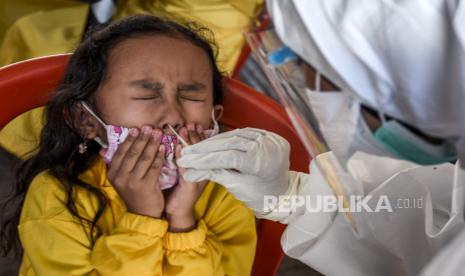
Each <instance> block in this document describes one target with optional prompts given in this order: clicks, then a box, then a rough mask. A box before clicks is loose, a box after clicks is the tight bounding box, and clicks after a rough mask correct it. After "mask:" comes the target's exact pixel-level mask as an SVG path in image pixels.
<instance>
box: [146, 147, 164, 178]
mask: <svg viewBox="0 0 465 276" xmlns="http://www.w3.org/2000/svg"><path fill="white" fill-rule="evenodd" d="M165 151H166V148H165V146H164V145H163V144H162V145H160V146H159V147H158V152H157V156H156V157H155V159H154V160H153V162H152V164H151V165H150V167H149V169H148V170H147V173H146V174H145V175H144V177H143V178H144V179H156V181H154V183H157V185H159V184H160V183H159V181H158V178H159V177H160V173H161V168H162V167H163V163H164V162H165Z"/></svg>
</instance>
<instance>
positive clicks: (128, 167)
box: [119, 126, 152, 173]
mask: <svg viewBox="0 0 465 276" xmlns="http://www.w3.org/2000/svg"><path fill="white" fill-rule="evenodd" d="M151 138H152V128H151V127H149V126H144V127H142V129H141V133H140V134H139V136H138V137H137V139H136V140H135V141H134V143H132V145H131V147H130V148H129V149H127V150H126V152H125V154H124V159H123V160H122V164H121V165H120V168H119V171H120V173H130V172H132V171H133V170H134V168H135V166H136V164H137V162H138V160H139V158H140V157H141V156H142V154H143V152H144V149H145V147H146V146H147V144H148V142H149V141H150V140H151Z"/></svg>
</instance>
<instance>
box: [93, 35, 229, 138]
mask: <svg viewBox="0 0 465 276" xmlns="http://www.w3.org/2000/svg"><path fill="white" fill-rule="evenodd" d="M95 96H96V98H95V99H96V107H97V110H98V112H99V113H100V116H101V118H102V119H103V120H104V121H105V123H107V124H110V125H117V126H124V127H138V128H141V127H142V126H151V127H152V128H160V129H164V130H165V131H167V130H168V128H167V125H168V124H170V125H171V126H172V127H173V128H174V129H176V130H179V129H180V128H181V127H183V126H186V125H187V124H188V123H195V124H199V125H201V126H202V127H203V129H208V128H209V127H210V125H211V113H212V109H215V111H216V112H215V113H216V115H217V117H216V118H217V119H219V118H218V117H219V116H221V115H220V114H221V111H222V107H221V106H213V83H212V69H211V65H210V64H209V60H208V56H207V54H206V53H205V52H204V51H203V50H202V49H200V48H198V47H197V46H194V45H193V44H191V43H190V42H189V41H186V40H181V39H178V38H171V37H166V36H155V37H154V36H146V37H141V38H134V39H128V40H126V41H124V42H122V43H120V44H119V45H118V46H117V47H115V48H114V49H113V50H112V51H111V53H110V56H109V60H108V64H107V78H106V79H105V80H103V81H102V85H101V86H100V87H99V89H98V90H97V92H96V95H95Z"/></svg>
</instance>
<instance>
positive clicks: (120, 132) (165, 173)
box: [81, 101, 219, 190]
mask: <svg viewBox="0 0 465 276" xmlns="http://www.w3.org/2000/svg"><path fill="white" fill-rule="evenodd" d="M81 105H82V106H83V107H84V108H85V109H86V110H87V111H88V112H89V113H90V114H91V115H92V116H93V117H94V118H95V119H96V120H97V121H98V122H99V123H100V124H101V125H102V126H103V127H104V128H105V130H106V133H107V141H108V144H106V143H105V142H103V140H102V139H100V138H99V137H95V138H94V140H95V141H96V142H97V143H98V144H99V145H100V146H102V148H105V149H106V152H105V156H104V160H105V162H106V163H107V164H109V163H110V162H111V160H112V158H113V155H114V154H115V152H116V150H117V149H118V146H119V144H121V143H123V142H124V141H125V140H126V138H127V137H128V135H129V130H130V128H127V127H122V126H114V125H107V124H105V122H104V121H103V120H102V119H100V118H99V117H98V116H97V114H95V113H94V112H93V111H92V109H90V107H89V106H88V105H87V104H86V103H85V102H83V101H81ZM212 120H213V128H212V129H207V130H205V131H204V134H205V136H206V137H207V138H209V137H212V136H214V135H216V134H218V132H219V125H218V122H217V121H216V119H215V114H214V110H212ZM178 142H179V141H178V138H177V137H176V135H169V134H163V136H162V140H161V143H162V144H163V145H164V146H165V163H164V164H163V167H162V169H161V175H160V188H161V189H162V190H165V189H169V188H171V187H173V186H174V185H176V184H177V183H178V181H179V171H178V167H177V165H176V163H175V161H174V152H175V149H176V145H177V144H178Z"/></svg>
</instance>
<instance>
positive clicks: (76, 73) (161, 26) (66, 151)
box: [0, 15, 223, 255]
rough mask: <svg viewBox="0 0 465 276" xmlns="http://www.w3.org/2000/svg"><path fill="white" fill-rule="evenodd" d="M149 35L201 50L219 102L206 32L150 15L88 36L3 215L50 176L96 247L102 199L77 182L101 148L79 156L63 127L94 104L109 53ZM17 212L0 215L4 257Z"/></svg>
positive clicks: (14, 235) (74, 138) (13, 240)
mask: <svg viewBox="0 0 465 276" xmlns="http://www.w3.org/2000/svg"><path fill="white" fill-rule="evenodd" d="M150 35H162V36H171V37H175V38H179V39H186V40H188V41H190V42H191V43H192V44H193V45H195V46H197V47H199V48H201V49H202V50H204V51H205V53H206V54H207V56H208V59H209V60H210V63H211V68H212V73H213V78H212V82H213V102H214V104H220V103H221V102H222V100H223V89H222V74H221V72H220V71H219V69H218V67H217V64H216V51H215V50H214V48H213V46H214V44H213V40H212V38H213V36H212V33H211V31H209V30H208V29H206V28H203V27H200V26H199V25H198V24H195V23H192V22H190V23H186V24H183V25H181V24H178V23H175V22H174V21H171V20H167V19H163V18H159V17H154V16H149V15H139V16H132V17H127V18H125V19H122V20H120V21H117V22H114V23H111V24H109V25H107V26H103V27H101V28H100V29H99V30H96V31H93V32H91V33H90V34H89V35H87V36H86V38H85V39H84V40H83V42H82V43H81V44H80V45H79V46H78V48H77V49H76V51H75V52H74V54H73V55H72V56H71V59H70V61H69V64H68V66H67V68H66V71H65V74H64V77H63V79H62V81H61V84H60V85H59V87H58V89H57V91H56V92H55V94H54V95H53V97H52V98H51V100H50V101H49V102H48V103H47V106H46V112H45V115H44V116H45V122H46V123H45V126H44V127H43V129H42V132H41V135H40V144H39V149H38V151H37V154H35V155H34V156H33V157H31V158H29V159H27V160H25V161H24V162H23V163H21V164H20V165H19V166H18V168H17V170H16V187H15V188H16V190H15V195H14V196H13V197H12V198H10V199H9V200H8V201H7V202H6V203H5V204H4V206H3V208H2V210H5V206H6V205H11V204H15V203H16V204H17V206H19V207H22V205H23V203H24V198H25V195H26V192H27V190H28V188H29V185H30V184H31V182H32V180H33V179H34V177H35V176H37V175H38V174H39V173H41V172H43V171H45V170H48V172H49V173H50V174H51V175H52V176H54V177H56V178H57V179H59V180H60V181H61V183H62V185H63V186H64V188H65V191H66V193H67V198H66V207H67V209H68V210H69V211H70V212H71V214H73V215H74V216H76V217H77V218H78V219H79V220H80V222H81V224H82V225H84V224H87V225H90V226H91V227H90V233H88V235H89V238H90V240H91V242H92V243H93V242H94V237H95V235H96V234H98V231H99V229H98V227H96V223H97V221H98V219H99V218H100V216H101V215H102V213H103V211H104V209H105V206H106V198H105V195H104V194H103V193H102V192H101V191H100V190H99V189H98V188H97V187H94V186H92V185H90V184H88V183H85V182H83V181H81V180H79V179H78V176H79V175H80V174H81V173H83V172H84V171H86V170H87V169H88V168H89V167H90V165H91V164H92V162H93V161H94V160H95V159H96V158H97V157H98V151H99V149H100V147H99V145H98V144H97V143H95V142H90V144H89V145H88V150H87V152H86V153H85V154H79V153H78V145H79V143H81V142H82V138H81V137H80V135H79V133H78V132H77V130H75V129H73V127H71V126H70V125H69V124H68V123H67V121H68V122H73V121H74V116H73V113H74V112H73V110H74V108H75V104H76V103H77V102H79V101H81V100H87V101H88V102H90V103H92V95H93V94H94V93H95V92H96V90H97V88H98V87H99V85H100V83H101V82H102V80H103V79H104V76H105V73H106V70H107V68H106V67H107V62H108V57H109V53H110V51H111V50H112V49H113V48H115V47H116V46H117V45H118V44H119V43H121V42H122V41H125V40H128V39H131V38H137V37H143V36H150ZM77 187H81V188H84V189H87V190H88V191H90V192H91V193H92V194H94V195H95V196H96V197H97V198H98V200H99V208H98V211H97V213H96V216H95V217H94V218H93V219H92V220H90V219H88V218H83V217H82V216H80V215H79V214H78V212H77V208H76V204H75V201H76V189H77ZM20 209H21V208H16V209H15V211H14V212H12V214H9V215H6V214H5V213H4V212H3V211H2V213H3V216H4V217H2V221H1V229H0V230H1V232H0V246H1V247H0V250H1V252H0V253H2V254H4V255H6V254H7V253H8V252H9V251H10V250H11V249H20V247H19V243H18V230H17V226H18V224H19V218H20V213H21V210H20ZM15 245H16V246H15ZM17 252H18V251H17Z"/></svg>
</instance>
